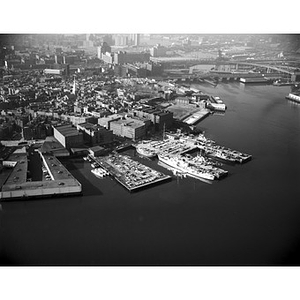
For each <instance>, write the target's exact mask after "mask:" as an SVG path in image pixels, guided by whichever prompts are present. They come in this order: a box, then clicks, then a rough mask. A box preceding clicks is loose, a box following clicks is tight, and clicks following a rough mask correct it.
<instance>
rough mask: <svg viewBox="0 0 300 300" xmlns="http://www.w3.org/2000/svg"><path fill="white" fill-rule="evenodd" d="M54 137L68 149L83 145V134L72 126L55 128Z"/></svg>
mask: <svg viewBox="0 0 300 300" xmlns="http://www.w3.org/2000/svg"><path fill="white" fill-rule="evenodd" d="M53 133H54V137H55V138H56V139H57V140H58V141H59V142H60V143H61V144H62V145H63V146H64V147H65V148H67V149H70V148H71V147H78V146H81V145H82V144H83V134H82V132H79V131H78V130H77V129H76V128H75V127H73V126H72V125H62V126H57V127H54V126H53Z"/></svg>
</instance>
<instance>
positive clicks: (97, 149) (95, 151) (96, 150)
mask: <svg viewBox="0 0 300 300" xmlns="http://www.w3.org/2000/svg"><path fill="white" fill-rule="evenodd" d="M89 153H90V155H92V156H93V157H97V156H100V155H103V154H104V153H105V149H104V148H103V147H101V146H94V147H91V148H89Z"/></svg>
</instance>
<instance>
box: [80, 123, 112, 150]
mask: <svg viewBox="0 0 300 300" xmlns="http://www.w3.org/2000/svg"><path fill="white" fill-rule="evenodd" d="M77 130H78V131H79V132H82V133H83V140H84V141H85V142H87V143H88V144H90V145H91V146H93V145H98V144H107V143H110V142H112V140H113V132H112V130H108V129H106V128H105V127H103V126H101V125H99V124H91V123H82V124H78V125H77Z"/></svg>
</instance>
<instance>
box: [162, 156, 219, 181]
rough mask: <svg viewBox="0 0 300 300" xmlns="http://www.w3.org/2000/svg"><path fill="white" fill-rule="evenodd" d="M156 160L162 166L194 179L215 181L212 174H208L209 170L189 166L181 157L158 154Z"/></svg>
mask: <svg viewBox="0 0 300 300" xmlns="http://www.w3.org/2000/svg"><path fill="white" fill-rule="evenodd" d="M158 159H159V160H160V161H161V162H163V163H164V164H166V165H168V166H170V167H172V168H174V169H176V170H178V171H180V172H182V173H185V174H187V175H188V176H191V177H194V178H196V179H208V180H214V179H215V176H214V175H213V173H212V172H210V170H207V169H205V168H201V166H199V167H196V166H195V165H191V164H190V163H189V162H188V161H187V160H185V159H184V158H182V157H179V156H168V155H161V154H159V155H158Z"/></svg>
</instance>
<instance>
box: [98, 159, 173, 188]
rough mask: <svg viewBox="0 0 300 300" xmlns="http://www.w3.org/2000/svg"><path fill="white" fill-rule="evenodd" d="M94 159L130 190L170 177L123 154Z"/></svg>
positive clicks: (163, 180)
mask: <svg viewBox="0 0 300 300" xmlns="http://www.w3.org/2000/svg"><path fill="white" fill-rule="evenodd" d="M95 160H96V161H97V162H98V163H99V165H100V166H101V167H102V168H104V169H105V170H106V171H108V172H109V173H110V174H111V175H112V176H113V178H114V179H115V180H116V181H117V182H119V183H120V184H121V185H122V186H123V187H125V188H126V189H127V190H128V191H130V192H133V191H136V190H138V189H141V188H144V187H148V186H151V185H154V184H158V183H161V182H165V181H167V180H170V179H171V178H172V177H171V176H169V175H166V174H163V173H161V172H158V171H156V170H154V169H151V168H150V167H147V166H145V165H143V164H141V163H139V162H137V161H135V160H132V159H131V158H129V157H128V156H125V155H120V154H114V155H109V156H106V157H97V158H95Z"/></svg>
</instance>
